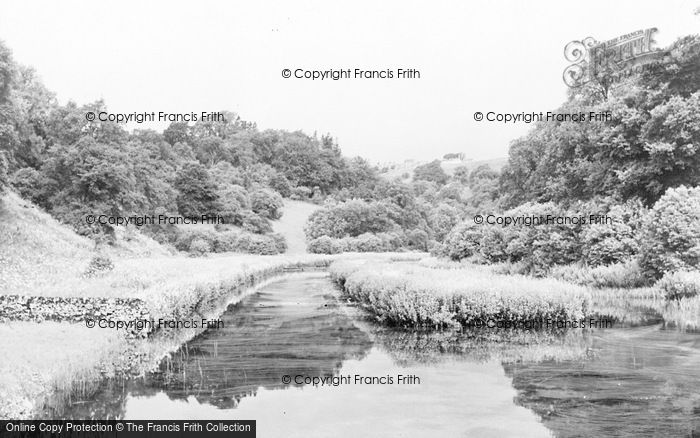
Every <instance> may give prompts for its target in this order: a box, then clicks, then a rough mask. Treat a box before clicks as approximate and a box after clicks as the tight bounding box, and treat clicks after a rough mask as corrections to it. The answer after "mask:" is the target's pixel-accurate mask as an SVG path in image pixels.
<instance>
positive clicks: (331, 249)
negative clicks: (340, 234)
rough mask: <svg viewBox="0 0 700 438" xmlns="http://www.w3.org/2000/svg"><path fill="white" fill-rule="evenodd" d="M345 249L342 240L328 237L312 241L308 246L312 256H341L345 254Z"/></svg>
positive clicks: (307, 248)
mask: <svg viewBox="0 0 700 438" xmlns="http://www.w3.org/2000/svg"><path fill="white" fill-rule="evenodd" d="M343 249H344V248H343V245H342V243H341V242H340V239H333V238H330V237H328V236H321V237H318V238H316V239H312V240H311V241H309V243H308V244H307V246H306V250H307V251H308V252H310V253H312V254H340V253H341V252H343Z"/></svg>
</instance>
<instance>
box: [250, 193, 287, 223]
mask: <svg viewBox="0 0 700 438" xmlns="http://www.w3.org/2000/svg"><path fill="white" fill-rule="evenodd" d="M250 206H251V208H252V209H253V212H255V213H257V214H259V215H260V216H262V217H264V218H267V219H273V220H276V219H279V218H281V217H282V207H283V206H284V201H282V197H281V196H280V195H279V193H277V192H275V191H274V190H270V189H255V190H253V192H252V193H251V194H250Z"/></svg>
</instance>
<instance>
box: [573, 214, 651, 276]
mask: <svg viewBox="0 0 700 438" xmlns="http://www.w3.org/2000/svg"><path fill="white" fill-rule="evenodd" d="M635 210H637V209H635V208H634V207H630V206H627V205H622V206H614V207H612V208H611V209H610V211H608V212H607V213H606V215H607V216H609V217H610V218H611V219H612V220H611V223H608V221H605V222H603V223H594V224H589V225H587V226H586V227H585V228H584V229H583V231H582V233H581V244H582V255H583V260H584V261H585V262H586V263H587V264H589V265H591V266H599V265H609V264H612V263H619V262H622V261H625V260H628V259H631V258H632V257H633V256H635V255H636V254H637V252H638V249H639V248H638V244H637V240H636V237H635V233H636V231H637V230H636V229H635V228H634V227H635V223H634V219H635V216H637V215H638V210H637V211H635Z"/></svg>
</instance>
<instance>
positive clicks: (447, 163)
mask: <svg viewBox="0 0 700 438" xmlns="http://www.w3.org/2000/svg"><path fill="white" fill-rule="evenodd" d="M426 163H427V161H415V160H406V161H403V162H400V163H385V164H381V165H380V166H379V167H380V169H381V170H380V174H379V176H380V177H382V178H384V179H386V180H394V179H396V178H399V179H401V180H403V181H404V182H408V181H410V180H411V179H412V177H413V170H414V169H415V168H416V167H418V166H420V165H423V164H426ZM507 163H508V158H505V157H503V158H493V159H490V160H441V161H440V166H441V167H442V169H443V170H444V171H445V173H446V174H447V175H449V176H452V174H453V173H454V171H455V169H456V168H458V167H460V166H464V167H466V168H467V169H468V170H469V171H470V172H471V171H472V170H474V169H476V168H477V167H479V166H481V165H483V164H486V165H488V166H489V167H491V169H493V170H495V171H500V170H501V169H502V168H503V167H504V166H505V165H506V164H507ZM406 175H408V178H406Z"/></svg>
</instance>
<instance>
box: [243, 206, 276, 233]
mask: <svg viewBox="0 0 700 438" xmlns="http://www.w3.org/2000/svg"><path fill="white" fill-rule="evenodd" d="M241 226H242V227H243V229H244V230H246V231H248V232H250V233H256V234H264V233H270V232H272V225H270V222H268V220H267V219H265V218H264V217H261V216H260V215H258V214H255V213H254V212H252V211H250V210H248V211H244V212H242V213H241Z"/></svg>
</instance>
